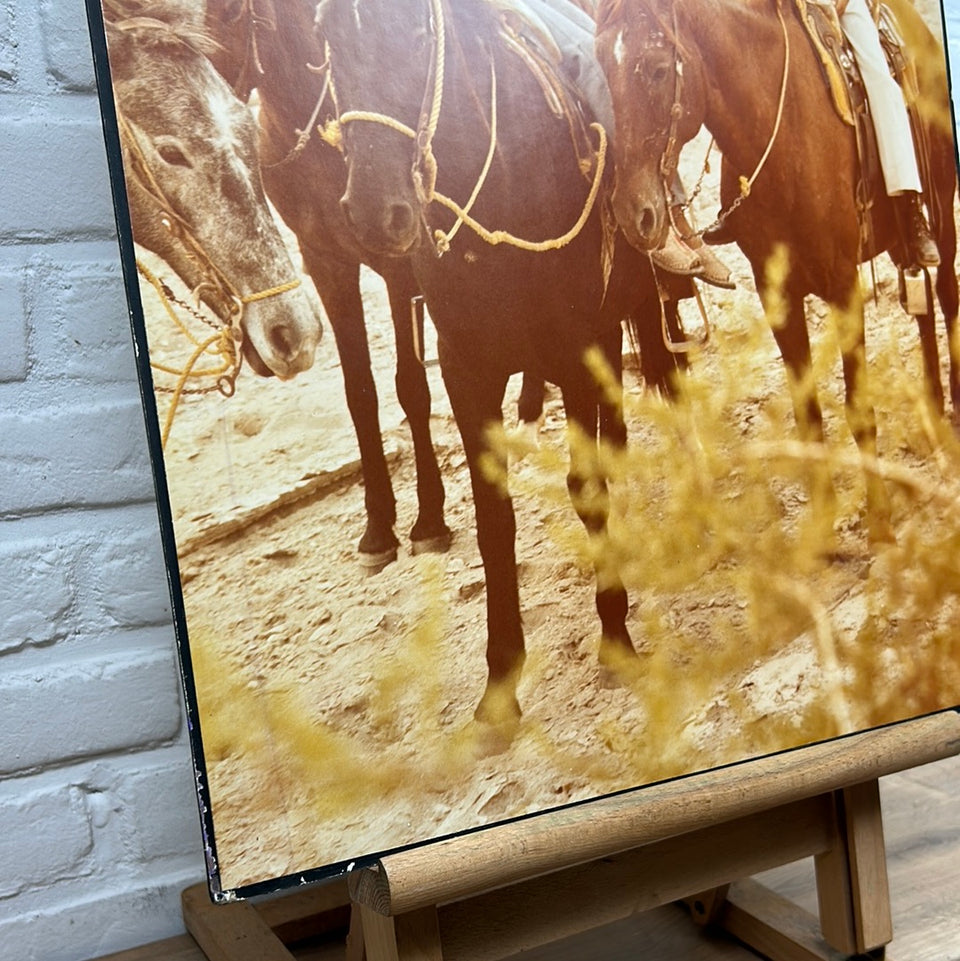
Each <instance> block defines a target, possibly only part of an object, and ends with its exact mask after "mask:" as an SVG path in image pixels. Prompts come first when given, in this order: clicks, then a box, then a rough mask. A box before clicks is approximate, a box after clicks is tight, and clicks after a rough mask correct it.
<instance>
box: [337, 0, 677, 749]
mask: <svg viewBox="0 0 960 961" xmlns="http://www.w3.org/2000/svg"><path fill="white" fill-rule="evenodd" d="M556 2H557V6H558V7H559V6H562V3H561V0H556ZM571 9H572V8H571ZM574 12H575V13H576V15H577V16H578V17H580V21H579V22H580V23H582V24H583V26H582V28H581V29H582V30H583V31H584V35H585V37H586V45H587V54H588V56H589V57H590V59H592V53H591V47H592V32H593V25H592V22H591V21H590V20H589V18H587V17H585V16H583V15H582V13H581V12H580V11H574ZM565 15H567V16H572V15H573V14H571V13H569V12H565ZM318 25H319V29H320V31H321V34H322V35H323V36H324V38H325V39H326V42H327V44H328V49H329V56H330V69H331V77H332V84H333V86H334V88H335V90H336V97H337V103H338V106H339V108H340V111H341V113H340V118H341V120H340V124H339V128H338V129H339V132H340V135H341V137H342V146H343V150H344V156H345V158H346V162H347V170H348V177H347V187H346V191H345V193H344V197H343V207H344V210H345V211H346V213H347V216H348V218H349V220H350V222H351V224H352V225H353V228H354V230H355V232H356V234H357V236H358V238H359V239H360V240H361V241H362V242H363V243H364V245H365V246H366V247H367V248H368V249H373V250H375V251H377V252H378V253H380V254H381V255H387V256H402V257H409V258H410V261H411V263H412V265H413V268H414V271H415V274H416V277H417V280H418V282H419V284H420V286H421V288H422V290H423V292H424V295H425V297H426V302H427V306H428V307H429V309H430V314H431V316H432V318H433V320H434V323H435V324H436V327H437V331H438V335H439V350H440V364H441V370H442V373H443V378H444V383H445V384H446V388H447V393H448V395H449V397H450V401H451V404H452V406H453V411H454V415H455V417H456V421H457V425H458V428H459V430H460V434H461V437H462V440H463V444H464V448H465V451H466V456H467V462H468V467H469V471H470V479H471V484H472V488H473V497H474V507H475V516H476V528H477V538H478V541H479V547H480V554H481V557H482V560H483V566H484V574H485V579H486V612H487V667H488V679H487V686H486V690H485V692H484V695H483V698H482V699H481V701H480V704H479V706H478V707H477V710H476V712H475V716H476V717H477V718H478V719H479V720H481V721H484V722H488V723H490V724H492V725H494V726H496V727H501V726H504V727H506V728H507V729H508V730H510V729H512V726H513V725H514V724H515V722H516V720H517V719H518V718H519V715H520V707H519V704H518V702H517V698H516V684H517V678H518V675H519V672H520V669H521V667H522V664H523V660H524V637H523V628H522V625H521V615H520V599H519V590H518V584H517V559H516V549H515V531H516V520H515V516H514V510H513V504H512V501H511V499H510V497H509V494H507V493H506V492H505V491H504V489H503V487H502V485H500V484H498V482H497V480H496V479H495V478H494V477H492V476H491V473H490V470H489V465H490V464H491V463H494V464H497V465H498V471H494V473H495V474H496V473H498V472H499V471H505V469H506V463H505V456H504V455H503V453H502V452H500V451H494V450H491V449H490V446H489V444H488V440H487V437H488V433H487V432H488V430H489V428H490V426H491V425H495V424H498V423H500V422H501V420H502V403H503V397H504V389H505V386H506V383H507V379H508V378H509V377H510V376H511V375H512V374H514V373H516V372H518V371H524V372H527V373H530V374H532V375H533V376H535V377H538V378H542V379H543V380H545V381H548V382H550V383H553V384H556V385H558V386H559V388H560V391H561V394H562V397H563V403H564V408H565V411H566V416H567V419H568V422H570V423H572V424H574V425H576V426H578V427H579V428H580V430H581V431H582V435H583V436H584V437H585V438H586V439H587V443H586V444H585V443H580V444H573V445H572V446H571V465H570V472H569V475H568V487H569V489H570V493H571V496H572V499H573V502H574V505H575V507H576V509H577V512H578V514H579V515H580V517H581V519H582V521H583V522H584V524H585V526H586V527H587V529H588V531H590V532H592V533H594V534H601V533H602V532H603V530H604V528H605V525H606V518H607V499H606V481H605V479H604V477H603V476H602V475H600V474H598V471H597V467H596V455H595V453H592V452H591V449H590V446H589V445H590V444H592V445H595V444H596V443H597V442H598V441H599V440H605V441H607V442H610V443H617V444H620V443H623V441H624V440H625V428H624V425H623V421H622V417H621V413H620V411H619V409H618V408H617V406H616V405H615V404H613V403H612V402H611V400H610V398H609V397H607V396H605V395H604V393H603V391H602V390H601V389H600V387H599V385H598V383H597V380H596V378H595V376H594V373H592V372H591V370H590V369H588V365H587V363H586V358H585V354H586V353H587V351H588V349H590V348H591V347H593V348H597V349H599V351H600V353H601V354H602V356H603V357H604V358H605V359H606V361H607V363H608V364H609V365H610V367H611V368H612V369H613V370H615V371H617V372H618V373H619V369H620V355H621V327H620V323H621V319H625V318H627V317H628V316H630V317H633V318H638V317H639V316H640V315H641V313H642V312H643V311H647V312H653V313H654V314H655V316H656V317H657V318H658V319H659V317H660V306H659V298H658V291H657V287H656V284H655V281H654V276H653V273H652V270H651V267H650V263H649V261H648V259H647V258H646V257H643V256H641V255H639V254H638V253H637V252H636V251H634V250H633V249H632V248H631V247H630V246H629V245H628V244H626V243H625V242H624V241H623V238H622V236H620V235H619V234H618V233H615V232H614V230H613V229H612V228H613V225H612V222H611V219H610V217H609V216H606V217H605V216H604V213H603V204H602V201H597V202H596V203H593V202H592V200H591V197H593V196H596V194H595V192H594V188H595V186H600V185H602V186H603V188H604V189H606V186H607V182H608V179H609V178H608V176H607V174H608V173H609V168H604V167H602V166H601V159H602V155H601V153H600V152H599V144H601V143H603V137H604V136H605V135H604V134H603V133H602V131H599V130H597V128H595V127H594V128H591V129H587V127H586V126H581V117H580V116H579V115H578V114H577V113H576V111H573V112H570V111H569V110H568V111H563V110H561V111H559V112H555V111H554V109H553V106H555V104H556V101H557V98H556V89H555V88H552V87H551V84H554V83H560V84H562V83H563V82H564V81H563V79H562V78H561V77H560V76H559V75H552V76H550V75H549V74H550V71H549V70H547V69H546V68H544V67H539V68H538V67H531V64H530V61H529V54H527V55H526V56H525V55H524V53H523V51H519V52H518V50H517V48H516V41H514V43H513V44H511V42H510V38H509V37H507V36H505V33H504V30H503V27H502V23H501V20H500V18H499V16H498V13H497V11H496V9H495V7H494V5H493V4H490V3H488V2H486V0H366V2H364V3H360V4H358V3H356V2H354V0H326V2H324V3H321V4H320V6H319V8H318ZM565 97H566V100H567V103H568V104H572V103H575V102H576V100H577V99H578V94H577V92H576V91H573V90H571V89H570V88H567V93H566V95H565ZM562 100H563V98H561V102H562ZM585 109H587V108H585ZM586 119H587V120H592V119H593V118H592V116H588V117H587V118H586ZM577 143H579V144H580V146H581V148H582V151H583V152H582V153H581V154H580V156H578V151H577V149H575V146H576V144H577ZM585 168H586V173H585ZM601 171H603V172H602V173H601ZM434 188H435V189H434ZM441 196H445V197H448V198H456V199H457V200H458V201H459V203H461V204H464V205H465V207H467V208H469V211H468V212H467V211H466V210H464V209H461V211H460V213H458V214H453V213H450V212H449V211H448V209H447V207H446V206H444V205H443V204H442V203H441V202H440V198H441ZM458 225H459V226H458ZM577 225H580V226H581V229H579V232H578V231H577V230H576V226H577ZM485 228H490V229H491V230H492V231H494V232H493V233H488V232H487V231H486V230H485ZM437 231H440V232H441V234H442V237H438V234H437ZM548 241H553V242H552V243H551V242H548ZM613 245H615V248H614V246H613ZM605 250H606V251H608V252H610V251H613V260H612V272H611V273H610V275H609V282H608V283H607V284H605V276H604V251H605ZM674 303H675V302H674ZM635 328H636V330H637V333H638V334H639V337H640V339H641V363H642V364H644V365H645V369H646V370H647V371H648V372H650V373H649V376H648V380H651V379H654V380H656V379H658V378H659V379H660V380H665V379H666V377H667V373H668V371H669V370H670V369H672V368H673V367H674V359H673V357H672V355H670V354H669V353H668V352H667V350H666V348H665V346H664V344H663V343H662V341H661V338H660V331H659V323H658V324H656V325H652V324H637V325H635ZM651 331H652V332H653V336H652V337H651V336H650V332H651ZM653 371H657V372H658V373H653ZM597 578H598V580H597V591H596V606H597V611H598V613H599V616H600V622H601V629H602V638H601V647H600V658H601V663H602V664H605V665H608V666H609V665H611V664H614V665H615V664H617V663H620V660H621V658H622V656H624V655H625V656H626V657H628V658H634V657H635V653H634V650H633V646H632V643H631V640H630V636H629V633H628V630H627V626H626V614H627V595H626V592H625V590H624V588H623V585H622V583H621V581H620V578H619V575H618V573H617V571H616V570H615V569H612V568H611V565H609V564H607V565H606V566H603V561H600V562H598V570H597Z"/></svg>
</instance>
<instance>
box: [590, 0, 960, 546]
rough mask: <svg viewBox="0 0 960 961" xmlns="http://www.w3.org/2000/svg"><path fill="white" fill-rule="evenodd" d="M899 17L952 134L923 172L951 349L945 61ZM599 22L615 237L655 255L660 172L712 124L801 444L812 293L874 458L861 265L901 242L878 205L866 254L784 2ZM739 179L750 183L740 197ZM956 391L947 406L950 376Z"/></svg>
mask: <svg viewBox="0 0 960 961" xmlns="http://www.w3.org/2000/svg"><path fill="white" fill-rule="evenodd" d="M903 6H904V8H905V14H906V16H907V17H908V22H907V26H908V28H909V33H908V35H909V36H911V37H917V38H924V39H925V41H926V46H925V49H924V53H923V56H922V57H921V58H919V62H918V69H919V74H920V77H919V80H920V89H921V95H922V98H923V101H924V103H925V104H927V105H936V106H937V107H938V108H939V114H940V117H941V118H943V121H946V122H941V123H936V122H933V121H929V122H927V123H925V127H926V128H927V129H926V130H925V134H926V137H927V139H928V140H929V143H930V174H931V176H930V178H929V182H928V183H927V184H926V190H927V196H928V197H929V199H930V201H931V205H930V206H931V210H932V218H933V228H934V231H935V234H936V237H937V242H938V246H939V249H940V256H941V258H942V266H941V267H940V269H939V270H938V273H937V283H936V288H937V293H938V296H939V300H940V304H941V307H942V309H943V312H944V314H945V318H946V324H947V329H948V333H949V335H950V341H951V343H953V331H954V325H955V322H956V317H957V278H956V275H955V273H954V271H953V262H954V257H955V254H956V246H957V243H956V228H955V224H954V220H953V196H954V192H955V190H956V167H955V159H954V147H953V141H952V137H951V133H950V129H949V122H948V118H949V116H950V114H949V102H948V91H947V87H946V82H945V72H944V69H945V68H944V60H943V54H942V50H941V51H939V54H937V53H936V52H935V51H937V50H938V48H937V45H936V43H935V42H934V41H933V40H932V38H931V37H930V34H929V31H928V30H926V28H925V27H924V26H923V25H922V23H921V22H919V17H918V16H917V14H916V13H915V12H914V11H913V8H912V7H909V9H907V7H908V5H906V4H904V5H903ZM597 22H598V26H597V40H596V49H597V54H598V57H599V59H600V62H601V64H602V66H603V68H604V72H605V73H606V76H607V81H608V83H609V86H610V90H611V95H612V97H613V102H614V113H615V117H616V164H617V177H618V184H617V193H616V197H615V200H614V208H615V210H616V214H617V219H618V222H619V223H620V225H621V227H622V228H623V230H624V231H625V233H626V234H627V236H628V237H629V239H630V240H631V242H632V243H633V244H634V245H635V246H636V247H638V248H639V249H641V250H646V251H650V250H655V249H657V248H658V246H659V245H660V244H661V243H662V242H663V240H664V237H665V235H666V230H667V224H668V217H669V212H668V203H669V201H668V199H667V197H666V196H665V191H664V187H663V183H664V171H665V170H669V169H670V168H671V167H672V166H673V165H675V164H676V162H677V154H678V152H679V150H680V147H681V146H682V144H683V143H685V142H686V141H688V140H689V139H690V138H692V137H693V136H694V135H695V134H696V133H697V132H698V131H699V130H700V128H701V125H703V126H706V128H707V129H708V130H709V131H710V133H711V134H713V136H714V138H715V140H716V143H717V145H718V147H719V148H720V150H721V151H722V153H723V166H722V170H721V205H722V207H723V209H724V211H725V212H726V211H729V213H728V215H727V216H726V218H725V225H726V227H727V228H729V231H730V232H731V233H732V235H733V237H734V238H735V240H736V242H737V243H738V244H739V246H740V248H741V249H742V250H743V252H744V254H745V255H746V257H747V259H748V260H749V261H750V264H751V267H752V268H753V274H754V278H755V280H756V284H757V289H758V291H759V293H760V297H761V299H762V300H763V301H764V302H765V304H766V303H769V302H770V300H771V297H772V296H773V295H774V294H775V295H776V296H778V297H781V298H783V299H784V300H785V305H786V317H785V318H784V322H783V323H781V324H778V325H775V326H774V330H773V333H774V337H775V338H776V341H777V344H778V346H779V349H780V353H781V355H782V357H783V360H784V362H785V363H786V365H787V367H788V369H789V371H790V374H791V388H792V390H793V403H794V411H795V413H796V420H797V424H798V428H799V430H800V432H801V434H802V436H804V437H805V438H807V439H810V440H820V439H822V437H823V424H822V414H821V409H820V406H819V402H818V400H817V397H816V394H815V391H814V390H813V389H812V388H809V389H808V388H806V387H805V386H801V385H805V383H806V380H807V379H808V377H807V375H808V372H809V370H810V364H811V359H810V341H809V335H808V331H807V325H806V317H805V314H804V302H803V301H804V296H805V295H806V294H811V293H812V294H816V295H817V296H819V297H821V298H822V299H823V300H825V301H827V302H828V303H829V304H831V305H834V306H836V307H838V308H840V309H841V310H845V311H846V310H849V311H850V312H851V314H852V316H853V318H854V324H853V326H854V330H853V332H852V334H851V336H850V337H848V338H846V339H845V342H844V343H843V344H842V351H843V373H844V382H845V387H846V400H847V416H848V421H849V423H850V426H851V429H852V431H853V434H854V437H855V439H856V441H857V444H858V446H859V448H860V450H861V452H862V454H863V455H866V456H870V455H873V454H874V453H875V450H876V420H875V416H874V412H873V410H872V408H870V406H869V405H868V404H867V403H866V402H865V401H864V399H863V391H862V387H863V384H864V382H865V378H866V352H865V347H864V334H863V307H862V303H861V301H860V296H859V288H858V264H859V263H860V261H861V260H864V259H867V258H869V257H873V256H875V255H876V254H878V253H881V252H882V251H884V250H891V252H893V253H894V255H895V256H896V252H897V248H898V246H899V238H898V235H897V231H896V226H895V222H894V217H893V212H892V210H891V204H890V203H889V200H888V198H886V197H885V196H876V197H874V198H873V204H872V210H873V218H872V219H873V223H872V232H871V236H872V240H873V243H872V245H870V244H864V243H862V242H861V233H860V225H859V221H858V214H857V205H856V201H855V194H856V188H857V181H858V177H859V163H858V158H857V147H856V135H855V132H854V130H853V128H852V127H850V126H848V125H846V124H845V123H844V122H843V121H841V119H840V118H839V116H838V114H837V113H836V112H835V110H834V108H833V106H832V104H831V102H830V95H829V93H828V90H827V87H826V85H825V83H824V81H823V79H822V75H821V72H820V67H819V64H818V61H817V59H816V55H815V54H814V52H813V49H812V46H811V44H810V42H809V40H808V38H807V36H806V34H805V31H804V28H803V26H802V24H801V22H800V20H799V17H798V16H797V14H796V11H795V9H794V7H793V4H792V2H790V0H601V3H600V7H599V10H598V16H597ZM931 51H934V52H931ZM787 64H788V65H789V66H787ZM778 108H779V114H778ZM767 151H768V153H767ZM764 155H765V159H762V160H761V158H762V157H764ZM751 171H754V173H753V174H751ZM738 175H742V176H743V177H744V179H749V180H751V181H752V185H751V187H750V189H749V192H748V195H747V196H745V197H741V190H740V186H739V184H740V177H739V176H738ZM747 175H750V177H749V178H748V177H747ZM734 207H735V209H731V208H734ZM784 248H785V250H786V252H787V255H788V263H789V268H788V275H787V276H786V278H785V279H784V280H783V286H782V288H781V287H780V286H778V287H777V289H776V291H773V290H770V289H768V281H767V279H766V276H765V271H766V268H767V264H768V263H769V261H770V258H771V256H772V255H773V254H774V252H775V251H777V250H778V249H784ZM927 320H928V323H926V324H925V325H924V326H922V327H921V333H922V334H924V335H925V337H927V338H928V340H929V341H931V342H933V350H934V352H935V350H936V347H935V340H934V339H933V330H932V317H931V318H928V319H927ZM925 358H927V362H928V364H930V363H932V364H933V366H934V369H933V370H929V369H928V375H929V376H930V377H931V378H935V387H934V390H935V391H939V398H940V401H941V406H942V397H943V395H942V390H941V389H940V375H939V370H938V369H937V365H936V363H935V360H932V361H931V360H930V359H929V358H930V353H929V350H925ZM950 387H951V394H952V399H953V404H954V408H955V409H957V408H958V407H960V380H958V374H957V371H956V364H951V374H950ZM855 394H856V395H858V396H855ZM867 488H868V490H867V500H868V515H869V517H870V519H871V531H872V536H873V537H874V538H877V539H886V538H888V537H889V536H890V532H889V527H888V522H887V515H888V509H889V508H888V504H887V499H886V492H885V490H884V488H883V484H882V482H881V481H879V480H878V479H876V478H875V476H874V475H873V474H871V473H868V482H867ZM827 496H828V497H829V493H828V494H827Z"/></svg>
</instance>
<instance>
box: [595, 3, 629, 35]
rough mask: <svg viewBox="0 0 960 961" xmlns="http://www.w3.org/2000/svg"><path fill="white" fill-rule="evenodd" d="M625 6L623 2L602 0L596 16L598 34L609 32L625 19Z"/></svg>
mask: <svg viewBox="0 0 960 961" xmlns="http://www.w3.org/2000/svg"><path fill="white" fill-rule="evenodd" d="M623 6H624V4H623V0H600V2H599V3H598V4H597V10H596V14H595V19H596V22H597V33H600V32H601V31H603V30H609V29H610V28H611V27H614V26H616V25H617V24H618V23H619V22H620V21H621V20H622V19H623Z"/></svg>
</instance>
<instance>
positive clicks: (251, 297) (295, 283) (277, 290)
mask: <svg viewBox="0 0 960 961" xmlns="http://www.w3.org/2000/svg"><path fill="white" fill-rule="evenodd" d="M299 286H300V279H299V278H298V277H296V278H294V279H293V280H288V281H287V282H286V283H285V284H277V286H276V287H268V288H267V289H266V290H260V291H257V293H255V294H247V295H246V296H245V297H241V298H240V303H241V304H255V303H256V302H257V301H258V300H266V299H267V298H268V297H276V296H277V295H278V294H285V293H286V292H287V291H288V290H296V289H297V288H298V287H299Z"/></svg>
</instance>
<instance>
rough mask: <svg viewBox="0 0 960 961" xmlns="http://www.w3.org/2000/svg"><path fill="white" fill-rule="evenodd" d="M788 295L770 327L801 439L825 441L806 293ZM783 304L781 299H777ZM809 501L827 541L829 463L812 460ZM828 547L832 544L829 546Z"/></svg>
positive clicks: (767, 303) (766, 298)
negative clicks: (784, 371) (813, 363)
mask: <svg viewBox="0 0 960 961" xmlns="http://www.w3.org/2000/svg"><path fill="white" fill-rule="evenodd" d="M760 289H761V300H762V302H763V305H764V308H765V310H767V311H768V314H769V311H770V308H771V302H772V299H771V297H770V294H769V292H768V291H766V290H765V289H764V288H763V287H761V288H760ZM780 293H782V294H783V296H784V297H786V301H785V303H786V314H785V315H784V316H782V317H779V318H776V319H772V323H771V327H772V330H773V336H774V339H775V340H776V342H777V347H778V348H779V349H780V356H781V357H782V358H783V362H784V364H785V365H786V368H787V381H788V386H789V389H790V399H791V401H792V403H793V416H794V419H795V421H796V425H797V433H798V434H799V436H800V440H801V441H803V442H805V443H813V444H822V443H823V438H824V434H823V411H822V410H821V408H820V401H819V400H818V398H817V390H816V385H815V384H814V382H813V369H812V364H811V354H810V336H809V332H808V330H807V318H806V313H805V311H804V304H803V295H802V294H797V293H792V294H789V295H787V293H786V292H778V294H780ZM778 302H779V304H781V305H782V304H783V303H784V301H783V300H782V299H780V300H778ZM809 471H810V481H809V483H810V501H811V507H812V512H813V517H814V520H815V521H816V522H818V523H819V524H821V525H822V529H823V538H824V540H825V542H826V544H830V543H831V542H832V539H833V521H834V518H835V517H836V494H835V492H834V489H833V481H832V478H831V476H830V468H829V465H827V464H823V463H820V462H818V461H817V460H813V462H812V463H810V464H809ZM827 550H829V547H828V548H827Z"/></svg>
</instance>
